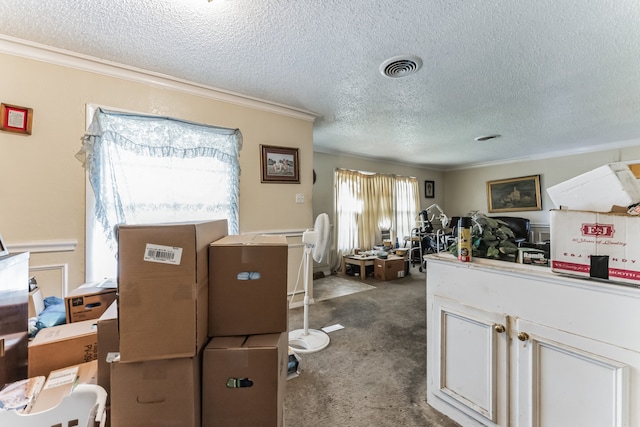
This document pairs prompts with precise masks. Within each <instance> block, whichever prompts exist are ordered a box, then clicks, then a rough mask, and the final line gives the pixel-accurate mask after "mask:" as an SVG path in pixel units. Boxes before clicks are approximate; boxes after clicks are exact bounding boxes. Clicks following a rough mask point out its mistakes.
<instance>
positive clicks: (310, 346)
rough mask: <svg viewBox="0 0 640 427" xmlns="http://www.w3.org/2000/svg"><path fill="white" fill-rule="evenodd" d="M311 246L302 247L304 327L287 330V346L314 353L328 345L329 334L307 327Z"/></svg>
mask: <svg viewBox="0 0 640 427" xmlns="http://www.w3.org/2000/svg"><path fill="white" fill-rule="evenodd" d="M310 264H311V247H310V246H309V245H305V248H304V324H303V326H304V329H296V330H294V331H291V332H289V346H290V347H291V348H292V349H293V351H294V352H296V353H301V354H305V353H315V352H317V351H320V350H322V349H324V348H325V347H327V346H328V345H329V341H330V338H329V335H327V334H326V333H324V332H323V331H318V330H316V329H309V268H310Z"/></svg>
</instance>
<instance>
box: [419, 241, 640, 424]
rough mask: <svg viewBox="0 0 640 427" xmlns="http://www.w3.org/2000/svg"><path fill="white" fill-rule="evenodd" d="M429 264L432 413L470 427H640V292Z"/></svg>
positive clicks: (542, 273)
mask: <svg viewBox="0 0 640 427" xmlns="http://www.w3.org/2000/svg"><path fill="white" fill-rule="evenodd" d="M425 260H426V286H427V401H428V403H429V404H430V405H431V406H433V407H434V408H436V409H437V410H439V411H441V412H443V413H444V414H446V415H448V416H449V417H451V418H452V419H454V420H455V421H457V422H459V423H460V424H462V425H464V426H482V425H484V426H563V427H570V426H580V427H588V426H594V427H601V426H634V427H640V405H638V402H640V289H638V288H637V287H631V286H625V285H619V284H613V283H605V282H602V281H595V280H588V279H580V278H574V277H568V276H564V275H559V274H555V273H552V272H551V270H550V269H549V268H548V267H540V266H532V265H522V264H516V263H510V262H506V261H494V260H488V259H477V258H476V259H474V260H473V261H472V262H469V263H463V262H459V261H458V260H457V259H456V258H455V257H453V256H452V255H450V254H448V253H440V254H432V255H427V256H425Z"/></svg>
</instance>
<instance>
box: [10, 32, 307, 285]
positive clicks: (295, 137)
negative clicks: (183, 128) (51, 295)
mask: <svg viewBox="0 0 640 427" xmlns="http://www.w3.org/2000/svg"><path fill="white" fill-rule="evenodd" d="M6 46H7V44H6V43H4V44H2V43H0V70H2V73H1V75H2V78H1V79H0V102H3V103H8V104H16V105H20V106H25V107H30V108H33V110H34V116H33V117H34V119H33V134H32V135H30V136H27V135H21V134H13V133H9V132H0V183H1V184H0V206H1V207H0V234H2V236H3V237H4V240H5V243H6V244H7V246H8V247H9V249H10V250H11V251H18V250H20V248H25V247H26V248H34V247H35V246H39V247H43V246H47V245H51V244H53V245H54V246H55V245H56V244H60V245H62V244H69V245H70V246H71V247H70V248H62V249H56V250H54V251H49V250H47V249H46V248H45V249H37V250H35V251H32V253H31V262H30V265H31V267H32V269H36V270H37V269H38V268H39V267H41V266H50V267H52V268H49V269H46V268H45V269H44V270H46V271H44V270H43V272H42V275H43V276H47V275H51V274H53V275H54V276H55V275H58V274H60V275H65V274H66V275H67V276H68V277H67V279H68V288H69V289H73V288H75V287H77V286H78V285H80V284H82V283H83V282H84V250H85V247H84V227H85V173H84V169H83V168H82V167H81V164H80V163H79V162H78V160H76V158H75V154H76V153H77V152H78V150H79V148H80V138H81V136H82V135H83V133H84V130H85V108H86V105H87V104H98V105H103V106H107V107H112V108H118V109H124V110H130V111H135V112H141V113H149V114H157V115H165V116H171V117H176V118H180V119H186V120H191V121H195V122H200V123H207V124H212V125H216V126H223V127H229V128H239V129H240V130H241V132H242V135H243V139H244V145H243V148H242V151H241V153H240V164H241V170H242V172H241V177H240V231H241V233H250V232H258V231H259V232H263V231H267V232H269V231H270V232H274V231H275V232H280V231H296V230H297V231H300V230H304V229H305V228H308V227H310V226H311V224H312V223H313V217H312V214H313V212H312V174H311V170H312V162H313V151H312V145H313V136H312V131H313V118H314V117H313V116H312V115H311V114H307V113H306V112H300V111H296V110H293V109H291V110H288V109H287V108H286V107H281V106H272V105H269V104H267V103H263V102H259V101H257V100H252V99H246V98H242V97H237V96H233V95H229V94H227V93H224V92H218V91H215V90H211V89H210V88H201V87H194V86H193V85H189V84H185V82H176V81H172V80H168V79H165V78H162V77H159V76H150V75H147V74H141V73H136V72H132V71H131V70H125V71H122V70H121V69H118V68H113V67H106V66H104V65H103V64H102V65H101V67H98V68H99V71H98V72H92V71H86V68H84V67H85V66H88V67H89V69H91V70H93V68H92V67H94V65H95V64H93V65H92V64H91V63H89V64H88V65H87V63H86V62H85V61H83V60H79V59H78V58H66V57H65V56H64V55H62V56H60V55H58V54H55V55H49V54H48V53H47V52H41V51H36V55H34V54H33V49H31V50H29V49H25V52H27V53H25V54H24V55H23V54H22V52H20V53H18V54H17V55H13V54H7V53H6V51H7V49H6ZM3 48H5V49H4V50H3ZM12 49H17V50H19V51H21V46H17V47H16V46H12ZM3 52H5V53H3ZM11 53H13V52H11ZM23 56H27V57H23ZM40 56H44V57H46V60H45V61H40V60H33V59H30V58H33V57H38V58H39V57H40ZM50 58H54V59H53V60H51V59H50ZM66 62H69V63H70V64H72V65H71V66H64V65H61V64H64V63H66ZM103 71H104V73H107V74H110V75H105V74H104V73H103ZM114 75H116V76H120V75H122V76H124V77H123V78H120V77H114ZM220 99H223V100H222V101H221V100H220ZM227 99H228V100H229V101H228V102H227V101H226V100H227ZM260 144H268V145H279V146H286V147H297V148H299V159H300V175H301V182H300V184H262V183H261V182H260V148H259V146H260ZM297 193H302V194H304V196H305V203H304V204H296V203H295V195H296V194H297ZM75 242H77V245H75V247H74V243H75Z"/></svg>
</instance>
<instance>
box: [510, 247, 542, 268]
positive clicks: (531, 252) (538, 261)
mask: <svg viewBox="0 0 640 427" xmlns="http://www.w3.org/2000/svg"><path fill="white" fill-rule="evenodd" d="M549 255H550V254H549V253H548V252H547V251H545V250H542V249H536V248H524V247H520V248H518V253H517V255H516V262H517V263H519V264H531V265H540V266H548V265H549Z"/></svg>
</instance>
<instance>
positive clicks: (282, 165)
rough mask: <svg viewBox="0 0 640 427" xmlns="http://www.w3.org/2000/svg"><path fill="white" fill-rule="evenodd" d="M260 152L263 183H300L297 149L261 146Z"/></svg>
mask: <svg viewBox="0 0 640 427" xmlns="http://www.w3.org/2000/svg"><path fill="white" fill-rule="evenodd" d="M260 150H261V151H262V155H261V157H260V166H261V169H262V176H261V182H280V183H290V184H299V183H300V163H299V161H298V149H297V148H287V147H277V146H274V145H260Z"/></svg>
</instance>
